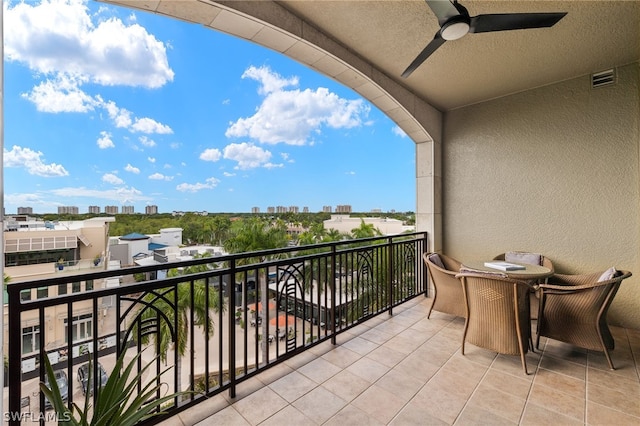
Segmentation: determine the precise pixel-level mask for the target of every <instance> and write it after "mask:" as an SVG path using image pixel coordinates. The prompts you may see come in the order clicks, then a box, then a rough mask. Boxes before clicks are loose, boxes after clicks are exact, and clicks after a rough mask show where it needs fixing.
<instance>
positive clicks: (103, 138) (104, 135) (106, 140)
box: [96, 131, 116, 149]
mask: <svg viewBox="0 0 640 426" xmlns="http://www.w3.org/2000/svg"><path fill="white" fill-rule="evenodd" d="M96 143H97V144H98V148H100V149H107V148H115V146H116V145H115V144H114V143H113V141H112V140H111V133H109V132H105V131H102V132H100V137H99V138H98V140H97V141H96Z"/></svg>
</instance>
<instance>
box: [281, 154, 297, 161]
mask: <svg viewBox="0 0 640 426" xmlns="http://www.w3.org/2000/svg"><path fill="white" fill-rule="evenodd" d="M280 156H281V157H282V159H283V160H284V161H286V162H287V163H295V162H296V160H294V159H293V158H289V154H287V153H286V152H282V153H280Z"/></svg>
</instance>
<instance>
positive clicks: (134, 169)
mask: <svg viewBox="0 0 640 426" xmlns="http://www.w3.org/2000/svg"><path fill="white" fill-rule="evenodd" d="M124 169H125V170H126V171H127V172H131V173H135V174H138V173H140V169H139V168H137V167H134V166H132V165H131V164H127V165H126V167H125V168H124Z"/></svg>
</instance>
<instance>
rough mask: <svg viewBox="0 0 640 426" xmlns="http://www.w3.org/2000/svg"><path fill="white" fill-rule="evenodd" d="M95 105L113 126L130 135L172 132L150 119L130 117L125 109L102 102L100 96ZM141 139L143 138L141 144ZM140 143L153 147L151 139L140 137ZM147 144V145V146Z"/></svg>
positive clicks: (113, 103)
mask: <svg viewBox="0 0 640 426" xmlns="http://www.w3.org/2000/svg"><path fill="white" fill-rule="evenodd" d="M96 99H97V105H98V106H100V107H102V108H104V109H105V110H106V111H107V114H108V115H109V118H110V119H111V120H112V121H113V124H114V125H115V126H116V127H118V128H125V129H127V130H129V131H130V132H132V133H159V134H171V133H173V130H172V129H171V127H169V126H167V125H166V124H161V123H158V122H157V121H155V120H154V119H152V118H148V117H143V118H137V117H132V113H131V111H129V110H127V109H126V108H120V107H118V106H117V105H116V103H115V102H113V101H103V100H102V98H101V97H100V96H97V97H96ZM142 138H145V141H144V142H143V140H142ZM140 141H141V142H142V143H143V145H145V146H155V142H154V141H153V140H151V139H147V138H146V137H144V136H141V138H140ZM147 144H149V145H147Z"/></svg>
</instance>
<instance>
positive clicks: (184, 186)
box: [176, 177, 220, 192]
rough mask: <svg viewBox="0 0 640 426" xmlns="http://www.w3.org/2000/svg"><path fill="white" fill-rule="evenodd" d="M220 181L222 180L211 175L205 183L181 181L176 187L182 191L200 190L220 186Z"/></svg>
mask: <svg viewBox="0 0 640 426" xmlns="http://www.w3.org/2000/svg"><path fill="white" fill-rule="evenodd" d="M218 183H220V180H218V179H216V178H214V177H210V178H208V179H207V180H206V181H205V183H200V182H197V183H181V184H180V185H178V186H176V189H177V190H178V191H180V192H198V191H200V190H203V189H213V188H215V187H216V186H218Z"/></svg>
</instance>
